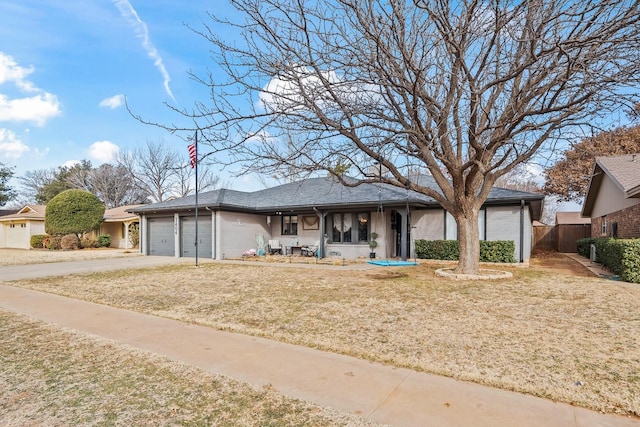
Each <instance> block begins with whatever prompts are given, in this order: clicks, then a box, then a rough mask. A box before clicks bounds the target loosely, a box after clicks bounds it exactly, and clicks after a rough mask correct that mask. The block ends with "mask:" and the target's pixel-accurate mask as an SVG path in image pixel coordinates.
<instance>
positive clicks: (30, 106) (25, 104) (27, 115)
mask: <svg viewBox="0 0 640 427" xmlns="http://www.w3.org/2000/svg"><path fill="white" fill-rule="evenodd" d="M58 114H60V103H59V102H58V99H57V98H56V97H55V95H52V94H50V93H42V94H40V95H35V96H31V97H27V98H18V99H9V98H7V97H6V96H5V95H2V94H0V122H11V121H13V122H33V123H35V124H36V125H38V126H44V124H45V123H46V122H47V120H49V119H50V118H52V117H55V116H57V115H58Z"/></svg>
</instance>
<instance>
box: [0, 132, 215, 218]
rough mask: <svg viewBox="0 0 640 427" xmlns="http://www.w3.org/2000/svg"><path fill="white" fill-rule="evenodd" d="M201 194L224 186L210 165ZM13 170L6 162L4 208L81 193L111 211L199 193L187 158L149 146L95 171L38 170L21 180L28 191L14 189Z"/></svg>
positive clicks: (1, 171)
mask: <svg viewBox="0 0 640 427" xmlns="http://www.w3.org/2000/svg"><path fill="white" fill-rule="evenodd" d="M198 173H199V177H198V181H199V191H207V190H213V189H215V188H217V187H218V186H219V185H220V178H219V177H218V176H217V175H214V174H213V172H212V169H211V168H209V167H208V165H206V164H200V167H199V171H198ZM12 177H13V169H12V168H9V167H6V166H4V165H3V164H2V163H0V206H4V205H5V204H6V203H8V202H10V201H12V200H17V201H18V202H19V203H20V204H27V203H37V204H43V205H45V204H47V203H48V202H49V201H50V200H51V199H53V198H54V197H55V196H57V195H58V194H60V193H62V192H63V191H65V190H71V189H80V190H85V191H88V192H90V193H92V194H94V195H95V196H96V197H97V198H98V199H99V200H100V201H101V202H102V203H103V204H104V206H105V208H106V209H111V208H115V207H118V206H125V205H132V204H143V203H152V202H161V201H163V200H166V199H168V198H170V197H183V196H186V195H188V194H190V193H193V192H194V191H195V180H194V171H193V169H192V168H191V166H190V165H189V164H188V162H187V157H186V155H185V153H180V152H178V151H176V150H171V149H169V148H167V147H166V146H163V145H161V144H157V143H153V142H147V143H146V144H145V145H144V146H142V147H138V148H136V149H135V150H133V151H128V152H124V153H122V154H120V155H119V156H118V157H117V159H116V160H115V162H113V163H105V164H102V165H100V166H97V167H94V166H93V165H92V164H91V162H90V161H89V160H82V161H81V162H79V163H76V164H74V165H72V166H59V167H57V168H50V169H35V170H32V171H28V172H26V173H25V174H24V176H22V177H18V181H19V182H20V184H21V187H22V191H20V192H19V193H18V191H16V190H15V189H13V188H10V187H9V186H8V181H9V180H10V179H11V178H12Z"/></svg>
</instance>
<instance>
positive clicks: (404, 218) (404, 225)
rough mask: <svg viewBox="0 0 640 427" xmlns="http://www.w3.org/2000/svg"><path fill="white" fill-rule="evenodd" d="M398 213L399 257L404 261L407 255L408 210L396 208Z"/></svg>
mask: <svg viewBox="0 0 640 427" xmlns="http://www.w3.org/2000/svg"><path fill="white" fill-rule="evenodd" d="M398 213H399V214H400V218H401V220H400V257H401V258H402V261H406V260H407V258H408V255H407V230H408V222H409V221H408V217H409V215H408V211H407V210H406V209H400V210H398Z"/></svg>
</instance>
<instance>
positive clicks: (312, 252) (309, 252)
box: [300, 240, 320, 256]
mask: <svg viewBox="0 0 640 427" xmlns="http://www.w3.org/2000/svg"><path fill="white" fill-rule="evenodd" d="M319 246H320V241H319V240H318V241H316V242H315V243H314V244H313V245H311V246H308V245H304V246H303V247H302V248H300V253H301V254H302V255H304V256H316V254H317V253H318V247H319Z"/></svg>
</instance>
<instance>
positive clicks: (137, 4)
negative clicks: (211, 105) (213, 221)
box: [0, 0, 261, 190]
mask: <svg viewBox="0 0 640 427" xmlns="http://www.w3.org/2000/svg"><path fill="white" fill-rule="evenodd" d="M213 7H215V10H212V8H213ZM225 9H229V13H231V7H230V6H228V4H227V2H226V1H205V0H190V1H184V2H181V1H175V0H90V1H87V0H20V1H16V0H0V163H3V164H4V165H5V166H10V167H14V173H15V176H22V175H24V173H25V172H26V171H30V170H35V169H49V168H57V167H58V166H62V165H69V164H73V163H74V162H77V161H80V160H83V159H86V160H90V161H91V162H92V164H93V166H98V165H100V164H102V163H109V162H112V161H113V160H114V158H115V156H116V155H117V154H118V152H119V151H124V150H131V149H133V148H135V147H137V146H142V145H144V144H145V143H146V142H147V141H152V142H154V143H161V144H163V145H166V146H168V147H171V148H172V149H177V150H178V151H180V150H183V151H184V154H185V162H186V161H187V160H188V152H187V145H188V144H187V143H186V142H185V141H184V140H183V139H181V138H180V137H179V136H176V135H171V134H170V133H168V132H167V131H165V130H163V129H160V128H158V127H155V126H151V125H146V124H143V123H140V122H139V121H138V120H136V119H135V118H134V117H133V116H132V115H131V113H130V112H129V111H128V110H127V108H126V105H128V106H129V108H130V110H131V111H132V112H133V113H135V114H136V115H139V116H141V117H142V118H144V119H145V120H149V121H152V122H159V123H179V122H180V120H181V117H180V116H179V115H178V114H177V113H175V112H173V111H172V110H171V109H170V108H169V107H168V106H167V105H170V106H172V107H175V108H179V109H180V108H187V109H189V108H191V107H192V106H193V105H194V103H195V102H196V101H202V100H206V97H207V92H206V88H204V87H203V86H202V85H200V84H197V83H196V82H194V81H193V79H191V78H190V77H189V74H188V73H189V72H190V71H192V72H194V73H196V74H197V75H204V74H205V73H207V71H208V70H211V69H212V67H214V64H213V62H212V61H211V59H210V58H209V54H208V49H209V48H208V42H206V40H204V39H203V38H202V37H201V36H199V35H197V34H196V33H195V32H194V31H193V30H192V29H190V28H188V26H191V27H193V28H197V29H200V28H202V24H203V23H207V22H210V21H209V17H208V16H207V12H208V11H210V12H215V13H216V14H222V15H224V14H225V13H227V12H226V10H225ZM213 71H214V72H215V70H213ZM125 100H126V104H125ZM182 136H183V137H184V136H186V135H182ZM249 179H250V178H249ZM252 181H253V183H252V182H249V180H248V179H246V180H243V179H242V178H240V179H236V180H231V179H230V180H228V181H227V182H228V183H229V186H230V187H232V188H234V189H238V190H252V189H256V188H252V187H254V186H255V185H254V183H255V179H253V180H252ZM10 185H14V186H15V185H16V183H15V179H14V181H13V182H12V183H10ZM258 188H261V186H259V187H258Z"/></svg>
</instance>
